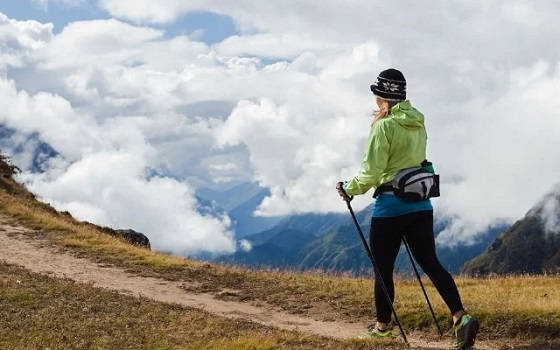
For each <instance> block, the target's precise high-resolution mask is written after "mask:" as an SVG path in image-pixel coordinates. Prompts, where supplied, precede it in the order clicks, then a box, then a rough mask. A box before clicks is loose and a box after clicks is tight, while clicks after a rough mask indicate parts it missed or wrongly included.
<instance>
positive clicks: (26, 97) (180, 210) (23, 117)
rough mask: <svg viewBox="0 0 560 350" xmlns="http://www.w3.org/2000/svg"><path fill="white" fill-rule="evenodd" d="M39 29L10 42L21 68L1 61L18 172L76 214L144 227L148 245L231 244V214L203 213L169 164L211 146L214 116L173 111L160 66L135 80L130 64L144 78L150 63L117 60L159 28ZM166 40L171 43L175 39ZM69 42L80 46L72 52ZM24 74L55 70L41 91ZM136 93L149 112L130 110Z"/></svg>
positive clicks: (199, 247)
mask: <svg viewBox="0 0 560 350" xmlns="http://www.w3.org/2000/svg"><path fill="white" fill-rule="evenodd" d="M7 25H12V27H11V28H9V30H6V31H5V32H6V33H11V34H10V35H11V36H9V35H6V36H5V37H4V41H5V42H8V43H9V42H11V41H14V40H15V39H16V38H24V36H23V35H24V34H25V33H26V30H27V29H28V28H27V27H26V26H24V25H21V24H20V23H19V22H18V21H13V20H10V21H7ZM32 25H33V26H35V27H37V26H36V25H35V24H34V23H33V24H32ZM47 29H49V30H51V29H52V27H47ZM18 31H19V32H18ZM117 32H120V33H121V35H122V34H123V33H124V34H126V36H127V37H128V38H129V39H128V40H130V42H128V41H126V40H124V39H121V38H119V37H118V35H116V34H117ZM22 33H23V34H22ZM42 38H43V39H42V40H43V42H42V44H40V45H31V47H28V46H24V45H20V46H19V47H18V46H14V55H16V56H17V55H20V56H21V55H22V54H24V53H25V54H27V55H28V56H29V59H27V60H26V61H22V62H23V63H24V66H23V67H22V66H21V65H20V64H18V65H14V64H11V63H10V62H7V75H8V76H9V75H10V74H12V69H14V67H16V68H17V69H18V70H16V72H17V74H15V73H14V74H15V78H14V79H8V78H7V77H1V78H0V98H1V99H2V101H3V104H4V106H5V108H3V109H2V110H1V111H0V125H2V126H3V127H4V128H7V130H14V132H13V134H12V136H11V137H10V139H9V140H7V141H6V142H7V143H8V144H7V145H6V146H7V147H8V148H10V146H11V147H12V148H11V149H12V151H15V148H17V147H20V145H24V146H26V147H27V148H26V149H24V151H23V152H22V153H25V154H22V153H21V152H20V153H17V155H18V158H17V159H19V160H21V161H22V163H23V164H19V165H23V166H22V167H23V168H24V172H23V174H22V175H21V177H20V179H21V180H22V181H24V182H25V183H26V184H27V185H28V187H29V188H30V190H32V191H33V192H35V193H37V194H38V195H39V196H41V197H42V198H44V199H45V200H46V201H48V202H50V203H52V204H53V205H54V206H55V207H56V208H58V209H60V210H69V211H70V212H71V213H72V214H73V215H74V216H75V217H77V218H79V219H82V220H88V221H92V222H95V223H97V224H101V225H110V226H112V227H116V228H133V229H135V230H138V231H140V232H144V233H146V234H147V235H148V237H149V238H150V241H151V243H152V246H153V247H154V248H155V249H158V250H164V251H169V252H172V253H175V254H180V255H195V254H198V253H200V252H201V251H205V252H212V253H224V252H232V251H234V250H235V240H234V238H233V233H232V232H231V230H230V224H231V223H230V220H229V218H228V217H227V216H224V215H223V214H215V215H213V214H212V213H201V212H200V211H199V210H198V206H199V204H198V203H197V201H196V198H195V195H194V189H195V188H194V187H193V186H192V184H191V183H190V181H189V180H188V179H185V177H187V175H188V173H183V174H181V173H180V171H177V170H176V169H175V167H176V166H177V165H176V164H181V163H182V164H184V162H185V160H187V161H188V160H189V158H194V159H196V157H200V154H201V152H200V151H199V150H197V148H204V149H208V148H209V142H211V137H209V135H211V129H212V124H213V123H215V121H213V119H212V118H199V117H190V116H187V115H183V114H180V113H177V112H175V111H174V108H173V107H176V106H177V104H174V103H173V102H174V101H176V99H173V98H170V96H171V94H170V93H163V94H161V93H160V94H158V93H157V91H156V90H157V89H161V88H162V87H163V89H164V90H165V88H167V87H169V85H168V84H165V76H166V75H165V74H161V73H159V72H156V73H154V74H153V75H152V76H157V77H159V79H156V78H154V81H153V83H152V84H151V85H149V86H143V84H145V83H146V82H145V81H144V80H142V79H139V80H137V79H138V78H139V77H138V76H135V75H134V74H133V71H135V70H137V71H138V73H141V72H142V73H145V75H143V77H147V76H150V70H151V69H152V68H151V67H129V66H128V65H126V64H125V63H123V60H124V61H127V60H128V59H130V58H131V57H134V55H135V54H136V51H135V50H133V48H132V47H133V46H134V45H139V46H141V45H143V44H146V45H157V44H158V43H157V42H155V41H154V40H156V39H158V38H160V32H159V31H156V30H152V29H146V28H140V27H139V28H136V27H133V26H130V25H126V24H124V23H120V22H117V21H114V20H109V21H91V22H78V23H74V24H71V25H69V26H68V27H67V28H65V30H64V31H63V32H62V33H60V34H59V35H56V36H55V35H43V36H42ZM125 44H128V45H129V46H128V47H127V46H126V45H125ZM167 44H168V46H169V47H171V48H173V47H176V41H174V40H170V42H168V43H167ZM194 46H196V45H194ZM73 48H74V49H76V48H79V49H80V51H81V52H80V54H79V55H74V56H72V55H70V52H71V51H72V49H73ZM119 50H121V51H119ZM117 51H119V52H117ZM147 56H149V55H147ZM19 70H23V71H19ZM62 72H64V74H61V73H62ZM94 72H97V73H98V74H95V73H94ZM53 73H57V74H53ZM32 74H33V75H34V74H38V75H41V74H45V75H47V76H48V75H50V74H53V75H50V79H49V80H48V81H47V82H46V83H45V85H43V86H42V87H43V89H44V90H46V91H35V92H28V91H26V90H25V89H21V87H20V86H18V82H19V81H23V82H26V79H24V77H26V75H32ZM117 77H119V78H118V79H116V78H117ZM162 77H164V78H162ZM119 79H120V80H119ZM117 82H118V83H119V84H120V86H119V85H115V83H117ZM127 87H129V88H128V89H126V88H127ZM119 88H120V89H123V90H124V93H123V92H121V91H119ZM146 89H152V90H151V91H145V90H146ZM171 89H172V88H171ZM150 93H151V98H148V97H149V95H150ZM144 97H146V99H147V100H148V102H146V103H145V104H144V106H145V107H148V108H147V109H148V110H151V111H156V110H157V113H156V112H154V114H150V115H142V114H137V115H130V114H128V113H127V112H130V111H131V109H133V108H131V106H135V104H136V108H138V109H137V110H136V111H138V112H140V108H141V107H140V105H139V104H138V103H139V101H140V100H142V99H143V98H144ZM97 103H99V105H101V106H104V107H106V108H99V105H97ZM143 103H144V102H143ZM158 103H159V104H160V108H157V104H158ZM32 135H34V136H33V137H31V136H32ZM209 139H210V141H209ZM28 140H32V141H33V142H29V141H28ZM38 140H40V141H41V142H45V143H46V144H48V145H49V146H51V147H53V148H54V149H55V150H56V152H57V155H56V156H55V157H53V158H50V159H48V160H46V161H44V162H43V166H44V168H43V170H44V172H42V173H35V172H32V171H31V170H32V169H31V167H32V163H33V161H32V158H33V157H34V156H35V152H37V146H36V142H38ZM179 150H181V151H182V152H181V154H179V153H178V151H179ZM189 152H193V153H195V154H194V155H188V153H189ZM185 153H187V154H185ZM168 162H169V163H171V164H170V165H168V164H166V163H168ZM166 165H167V166H166ZM187 166H188V167H191V166H190V164H189V165H187ZM192 168H194V167H192ZM166 170H167V171H166ZM165 173H169V174H167V175H166V174H165ZM181 175H183V176H182V177H183V179H182V180H181V179H180V177H181Z"/></svg>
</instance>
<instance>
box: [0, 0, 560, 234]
mask: <svg viewBox="0 0 560 350" xmlns="http://www.w3.org/2000/svg"><path fill="white" fill-rule="evenodd" d="M98 4H99V6H101V7H102V8H104V9H106V10H107V11H108V12H109V13H110V14H112V15H113V16H116V17H118V18H124V19H127V20H131V21H135V22H138V23H144V24H143V25H131V24H127V23H124V22H121V21H117V20H114V19H113V20H103V21H88V22H78V23H74V24H71V25H69V26H67V27H66V28H65V29H64V30H63V32H62V33H60V34H59V35H56V36H53V35H52V30H49V28H48V27H42V26H43V25H41V24H37V23H36V24H33V26H32V27H33V28H35V27H36V28H39V29H36V31H37V32H38V33H46V34H42V35H43V36H41V35H39V36H38V37H39V39H34V40H35V41H36V43H34V41H30V42H31V43H33V44H29V45H27V44H26V45H19V44H18V45H15V46H14V45H11V46H10V47H16V48H17V49H16V50H14V51H11V52H10V56H9V57H10V59H3V62H4V64H5V65H7V66H8V67H14V66H19V67H23V68H20V70H14V69H12V70H10V69H8V70H7V71H8V76H9V77H12V76H13V79H14V81H15V86H10V84H12V85H14V84H13V83H9V82H7V81H4V83H3V88H2V89H3V90H2V91H4V92H3V93H4V94H5V95H6V96H8V97H9V98H11V99H15V100H16V101H20V102H17V103H14V107H10V108H11V109H10V110H11V111H12V113H11V114H10V115H13V113H16V111H17V113H20V112H19V111H20V110H23V109H24V108H23V107H17V106H20V105H22V106H25V105H26V104H28V103H37V104H38V103H41V104H42V105H45V106H46V107H47V108H45V109H42V108H38V109H37V110H36V113H37V117H34V116H33V113H27V114H24V115H28V120H27V119H26V120H16V119H17V118H15V117H6V118H8V119H7V120H9V122H10V123H11V124H10V125H12V126H13V127H15V128H18V129H21V130H40V132H41V135H42V136H43V135H45V136H44V137H47V138H49V142H53V143H55V144H56V145H57V146H56V147H58V148H60V149H63V150H64V153H65V154H68V157H71V155H73V157H75V158H74V159H72V158H71V159H72V161H80V160H83V159H85V157H86V156H89V155H90V153H87V152H86V150H85V149H86V148H87V147H88V146H89V147H90V148H91V152H92V153H97V152H115V151H120V150H121V149H122V148H124V149H132V150H134V151H130V152H131V153H132V154H137V152H140V153H142V154H144V155H143V157H141V158H142V159H144V162H145V164H146V166H147V167H149V168H153V169H155V170H156V171H158V172H160V173H164V174H167V175H172V176H174V177H176V178H179V179H185V178H188V179H189V181H191V183H196V184H208V183H209V182H211V181H215V182H220V181H228V180H230V179H242V178H243V177H245V176H247V175H248V174H251V176H252V177H253V179H255V180H256V181H258V182H259V183H260V184H261V185H263V186H266V187H268V188H269V189H270V191H271V195H270V196H269V197H267V198H266V199H265V200H264V201H263V203H262V204H261V206H260V208H259V213H260V214H263V215H276V214H286V213H294V212H308V211H321V212H325V211H332V210H344V205H342V203H341V202H340V201H339V200H338V198H337V196H336V193H335V191H334V188H333V187H334V183H335V182H336V181H337V180H339V179H347V178H349V177H350V176H353V175H354V174H356V173H357V170H358V166H359V163H360V159H361V155H362V151H363V150H362V147H363V143H364V140H365V137H366V136H367V131H368V128H369V123H370V120H371V117H370V116H369V114H370V113H371V111H372V110H373V99H372V97H371V94H370V92H369V90H368V87H369V84H370V83H371V82H372V81H373V79H374V78H375V75H376V74H377V73H378V72H379V71H381V70H382V69H384V68H386V67H389V66H394V67H397V68H400V69H402V70H403V71H404V73H405V75H406V76H407V78H408V81H409V89H408V93H409V97H410V98H411V99H412V102H413V104H414V105H415V106H417V107H418V108H419V109H420V110H421V111H423V112H424V113H425V114H426V123H427V127H428V133H429V137H430V138H429V157H430V158H431V159H432V160H433V161H434V163H435V165H436V168H437V169H438V171H439V172H440V173H441V175H442V180H443V196H442V198H441V199H438V200H436V201H435V203H436V207H437V211H438V213H440V214H445V215H449V216H451V217H454V218H455V220H454V222H453V226H452V227H450V228H449V229H448V230H447V231H446V232H444V234H442V235H441V236H440V240H441V241H442V242H443V241H446V242H448V243H447V244H461V243H463V242H469V241H470V240H472V238H473V236H474V235H475V234H476V232H477V231H481V230H484V229H485V228H487V227H489V226H491V225H492V224H493V223H494V222H495V220H496V219H497V218H505V219H508V220H512V219H514V218H518V217H520V216H521V215H523V213H524V212H525V211H526V210H527V209H529V208H530V207H531V205H532V204H534V202H535V201H536V200H537V199H538V198H539V197H540V196H541V195H542V193H544V192H546V191H547V190H548V188H547V186H548V184H550V183H551V182H550V179H555V178H558V175H560V174H559V172H560V168H559V167H558V165H557V162H556V159H558V156H559V154H558V151H557V150H558V149H560V148H559V147H558V145H557V143H558V141H557V138H556V137H555V135H557V134H558V133H559V132H560V125H559V124H558V120H560V119H558V118H555V117H554V116H556V114H557V111H558V110H559V109H558V106H557V105H558V103H557V102H556V100H557V99H556V97H555V92H556V91H558V88H559V86H558V85H559V73H558V68H557V64H558V62H559V61H560V50H558V49H557V48H556V47H554V46H551V45H550V42H554V40H555V38H556V37H558V35H559V34H560V27H558V26H556V25H554V23H555V18H554V13H556V12H557V10H558V5H556V4H554V3H552V2H549V3H546V4H540V5H539V6H538V7H537V6H534V5H533V4H532V3H529V2H527V1H516V2H507V1H497V2H483V1H475V2H473V1H459V0H456V1H443V0H441V1H438V2H435V3H433V4H432V5H431V6H426V5H425V4H421V3H419V2H417V1H404V2H399V3H398V4H393V3H387V2H384V3H376V2H365V1H351V2H348V3H346V4H345V6H340V2H337V1H324V2H322V3H321V6H320V7H318V6H317V5H316V3H314V2H311V1H281V2H254V1H241V2H224V1H220V0H205V1H189V2H185V1H172V0H162V1H157V2H155V1H147V0H139V1H135V2H125V1H116V0H100V1H99V2H98ZM195 10H201V11H210V12H214V13H219V14H223V15H227V16H230V17H231V18H232V19H233V20H234V21H235V23H236V24H237V26H238V28H239V30H240V32H239V33H238V34H237V35H236V36H232V37H230V38H228V39H226V40H224V41H223V42H221V43H218V44H216V45H212V46H208V45H205V44H203V43H199V42H196V41H193V40H194V39H195V38H194V37H186V36H180V37H176V38H167V37H166V36H165V35H164V34H165V33H164V30H165V29H157V30H156V29H152V28H150V27H149V24H150V23H171V22H173V21H175V20H177V19H179V18H181V17H182V16H183V15H184V14H186V13H188V12H190V11H195ZM524 13H530V14H531V15H530V17H531V18H532V19H530V20H528V19H527V18H526V17H524V16H523V14H524ZM427 19H429V20H427ZM14 23H17V25H19V26H23V27H26V26H27V24H25V25H24V24H21V23H20V22H18V21H16V22H14ZM10 25H11V24H10ZM10 25H8V28H10V29H9V31H10V30H11V31H15V32H14V33H17V35H16V38H19V37H21V38H25V35H26V34H24V32H23V31H18V30H19V29H17V30H16V29H14V28H16V26H15V25H12V26H11V27H10ZM0 28H1V27H0ZM41 28H42V29H41ZM163 28H165V27H163ZM32 32H33V31H32ZM0 33H3V32H2V31H0ZM30 37H34V36H32V35H31V36H30ZM1 38H3V39H2V40H0V42H2V43H3V45H10V43H11V42H17V40H16V41H14V40H15V39H14V36H13V35H12V34H8V36H4V37H1ZM34 38H35V37H34ZM6 43H8V44H6ZM14 57H15V58H14ZM21 57H24V58H25V59H22V58H21ZM15 61H17V62H15ZM14 62H15V63H14ZM269 62H274V63H271V64H270V63H269ZM16 63H17V64H16ZM16 73H17V74H16ZM10 74H12V75H10ZM37 85H41V89H40V90H38V91H37V90H34V89H37V87H36V86H37ZM17 89H20V90H25V91H16V90H17ZM39 91H44V93H42V94H38V93H37V92H39ZM35 100H37V101H36V102H34V101H35ZM39 100H40V101H39ZM21 101H23V102H21ZM25 101H28V102H25ZM65 101H66V102H65ZM68 101H70V102H68ZM201 106H202V107H201ZM17 108H19V109H17ZM45 115H46V117H45ZM39 116H40V117H41V118H53V120H56V121H57V122H58V123H64V125H65V128H66V129H65V130H66V132H65V134H72V133H79V134H80V135H84V137H83V138H82V139H80V140H74V141H72V140H71V137H70V140H66V138H65V137H64V136H65V135H62V137H58V134H60V133H61V131H60V130H55V129H57V128H53V127H52V126H50V127H49V125H44V126H41V125H38V124H39V123H38V122H37V120H38V119H37V118H39ZM111 120H112V121H113V122H116V120H118V122H116V123H117V124H118V125H120V127H122V128H123V129H118V128H117V129H115V130H116V131H115V133H113V134H112V135H111V137H110V138H111V146H110V147H106V146H105V142H101V141H104V139H103V137H104V136H105V132H106V130H107V126H108V125H111V124H110V122H109V121H111ZM125 121H126V122H125ZM55 125H56V124H55ZM124 125H126V128H124ZM51 129H53V130H51ZM100 129H101V130H102V131H103V132H101V133H100V131H99V130H100ZM118 135H121V136H122V139H120V137H119V136H118ZM65 140H66V141H65ZM100 140H101V141H100ZM73 143H75V144H73ZM129 143H130V145H132V146H130V147H128V146H127V145H128V144H129ZM73 150H74V151H73ZM73 152H74V153H73ZM127 152H128V151H127ZM229 163H235V164H237V165H238V167H237V168H235V167H232V166H228V167H222V168H220V165H221V164H222V165H223V164H229ZM144 181H148V180H146V179H144ZM527 183H530V184H531V185H528V186H527V185H526V184H527ZM104 186H109V184H104ZM65 200H66V201H67V202H70V201H71V199H70V198H66V199H65ZM358 200H361V201H362V202H361V205H365V204H366V203H367V202H369V201H370V200H371V199H370V198H369V197H368V196H363V197H361V198H359V199H358ZM77 208H78V209H76V210H82V211H83V212H89V213H90V214H89V215H91V216H96V215H97V216H99V217H102V215H101V214H100V213H97V212H96V211H95V210H93V209H91V208H89V209H88V207H87V206H82V207H79V206H77ZM79 208H82V209H79ZM100 220H101V219H100Z"/></svg>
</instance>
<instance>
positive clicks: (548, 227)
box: [462, 186, 560, 275]
mask: <svg viewBox="0 0 560 350" xmlns="http://www.w3.org/2000/svg"><path fill="white" fill-rule="evenodd" d="M559 271H560V186H556V187H555V188H554V189H553V190H552V191H551V192H550V193H548V194H547V195H545V196H544V198H542V200H541V201H539V202H538V203H537V204H536V205H535V206H534V207H533V208H532V209H531V210H529V211H528V212H527V214H526V215H525V217H523V218H522V219H521V220H519V221H517V222H516V223H514V224H513V226H511V227H510V228H509V229H507V230H506V231H505V232H503V233H502V234H501V235H500V236H499V237H497V238H496V239H495V240H494V241H493V242H492V244H490V245H489V247H488V248H487V249H486V250H485V251H484V253H482V254H481V255H479V256H477V257H476V258H474V259H472V260H471V261H469V262H467V263H466V264H465V265H464V267H463V269H462V272H463V273H466V274H470V275H472V274H482V275H484V274H489V273H496V274H509V273H543V272H559Z"/></svg>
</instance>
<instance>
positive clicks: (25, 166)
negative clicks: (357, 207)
mask: <svg viewBox="0 0 560 350" xmlns="http://www.w3.org/2000/svg"><path fill="white" fill-rule="evenodd" d="M0 148H1V149H2V150H4V151H5V152H6V154H7V155H9V156H10V158H11V159H12V160H13V161H14V163H17V164H18V165H19V166H20V167H21V168H22V170H27V171H31V172H33V173H41V172H43V171H45V170H46V169H45V167H46V165H45V164H46V162H47V161H48V160H49V159H51V158H53V157H56V156H58V155H59V154H58V152H57V151H56V150H55V149H54V148H52V147H51V145H49V144H48V143H46V142H43V141H42V140H41V139H40V137H39V134H38V133H36V132H34V133H31V134H23V133H21V132H16V130H14V129H11V128H8V127H6V126H5V125H3V124H0Z"/></svg>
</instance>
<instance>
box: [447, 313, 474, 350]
mask: <svg viewBox="0 0 560 350" xmlns="http://www.w3.org/2000/svg"><path fill="white" fill-rule="evenodd" d="M477 332H478V320H477V319H476V318H473V317H472V316H471V315H469V314H464V315H463V316H461V318H460V319H459V320H458V321H457V323H455V324H454V325H453V334H454V335H455V342H454V343H453V346H452V347H451V348H452V349H453V350H466V349H470V348H472V346H473V345H474V340H475V338H476V333H477Z"/></svg>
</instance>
